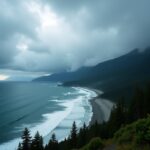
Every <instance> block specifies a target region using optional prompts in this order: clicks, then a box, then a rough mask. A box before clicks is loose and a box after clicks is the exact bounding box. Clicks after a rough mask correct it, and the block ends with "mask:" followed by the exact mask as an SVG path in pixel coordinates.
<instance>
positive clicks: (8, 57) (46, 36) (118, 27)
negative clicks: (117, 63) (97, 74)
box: [0, 0, 150, 72]
mask: <svg viewBox="0 0 150 150" xmlns="http://www.w3.org/2000/svg"><path fill="white" fill-rule="evenodd" d="M149 6H150V1H149V0H142V1H141V0H131V1H129V0H126V1H123V0H95V1H91V0H82V1H81V0H76V1H70V0H63V1H60V0H27V1H20V0H14V1H13V2H12V1H10V0H3V1H0V21H1V23H0V68H6V69H10V68H11V69H15V70H24V71H34V72H40V71H42V72H55V71H60V70H75V69H77V68H79V67H81V66H89V65H95V64H97V63H99V62H102V61H105V60H108V59H111V58H114V57H118V56H120V55H122V54H125V53H127V52H129V51H130V50H132V49H134V48H137V47H138V48H144V47H147V46H149V41H150V10H149Z"/></svg>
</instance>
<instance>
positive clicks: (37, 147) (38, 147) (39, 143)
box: [31, 132, 43, 150]
mask: <svg viewBox="0 0 150 150" xmlns="http://www.w3.org/2000/svg"><path fill="white" fill-rule="evenodd" d="M31 150H43V138H42V136H40V134H39V132H37V133H36V134H35V137H34V139H33V140H32V144H31Z"/></svg>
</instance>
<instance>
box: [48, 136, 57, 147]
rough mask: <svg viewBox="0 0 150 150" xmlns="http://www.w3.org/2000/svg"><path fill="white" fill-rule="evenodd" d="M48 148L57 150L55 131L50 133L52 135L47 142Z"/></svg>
mask: <svg viewBox="0 0 150 150" xmlns="http://www.w3.org/2000/svg"><path fill="white" fill-rule="evenodd" d="M48 149H49V150H58V149H59V147H58V141H57V140H56V135H55V133H53V134H52V137H51V139H50V141H49V143H48Z"/></svg>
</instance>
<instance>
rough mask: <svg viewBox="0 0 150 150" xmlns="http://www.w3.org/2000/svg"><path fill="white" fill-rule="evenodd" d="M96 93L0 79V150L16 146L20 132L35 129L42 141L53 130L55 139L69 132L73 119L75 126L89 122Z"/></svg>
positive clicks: (48, 137) (33, 132)
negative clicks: (91, 101)
mask: <svg viewBox="0 0 150 150" xmlns="http://www.w3.org/2000/svg"><path fill="white" fill-rule="evenodd" d="M95 96H96V93H95V92H93V91H90V90H88V89H84V88H79V87H63V86H57V84H54V83H53V84H52V83H36V82H0V150H10V149H12V150H13V149H14V150H15V149H17V146H18V143H19V141H21V139H20V137H21V135H22V131H23V129H24V128H25V127H27V128H28V129H29V130H30V132H31V136H34V135H35V133H36V132H37V131H39V133H40V134H41V135H42V136H43V138H44V143H45V144H46V143H47V142H48V141H49V139H50V137H51V135H52V134H53V133H55V134H56V137H57V139H58V140H59V141H61V140H63V139H64V138H65V137H67V136H68V135H69V133H70V129H71V127H72V123H73V121H76V124H77V126H78V128H80V127H82V126H83V124H84V123H86V124H87V125H88V124H89V122H90V120H91V117H92V107H91V105H90V102H89V100H90V99H92V98H93V97H95Z"/></svg>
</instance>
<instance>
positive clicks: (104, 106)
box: [88, 88, 114, 126]
mask: <svg viewBox="0 0 150 150" xmlns="http://www.w3.org/2000/svg"><path fill="white" fill-rule="evenodd" d="M88 89H89V90H91V91H94V92H95V93H96V94H97V96H96V97H95V98H93V99H91V100H90V103H91V106H92V112H93V115H92V118H91V121H90V122H89V126H91V125H93V124H94V123H95V122H96V121H97V122H98V123H102V122H106V121H108V120H109V117H110V114H111V110H112V108H113V106H114V103H113V102H111V101H109V100H106V99H103V98H101V97H100V95H101V94H102V93H103V92H102V91H100V90H98V89H92V88H88Z"/></svg>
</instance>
